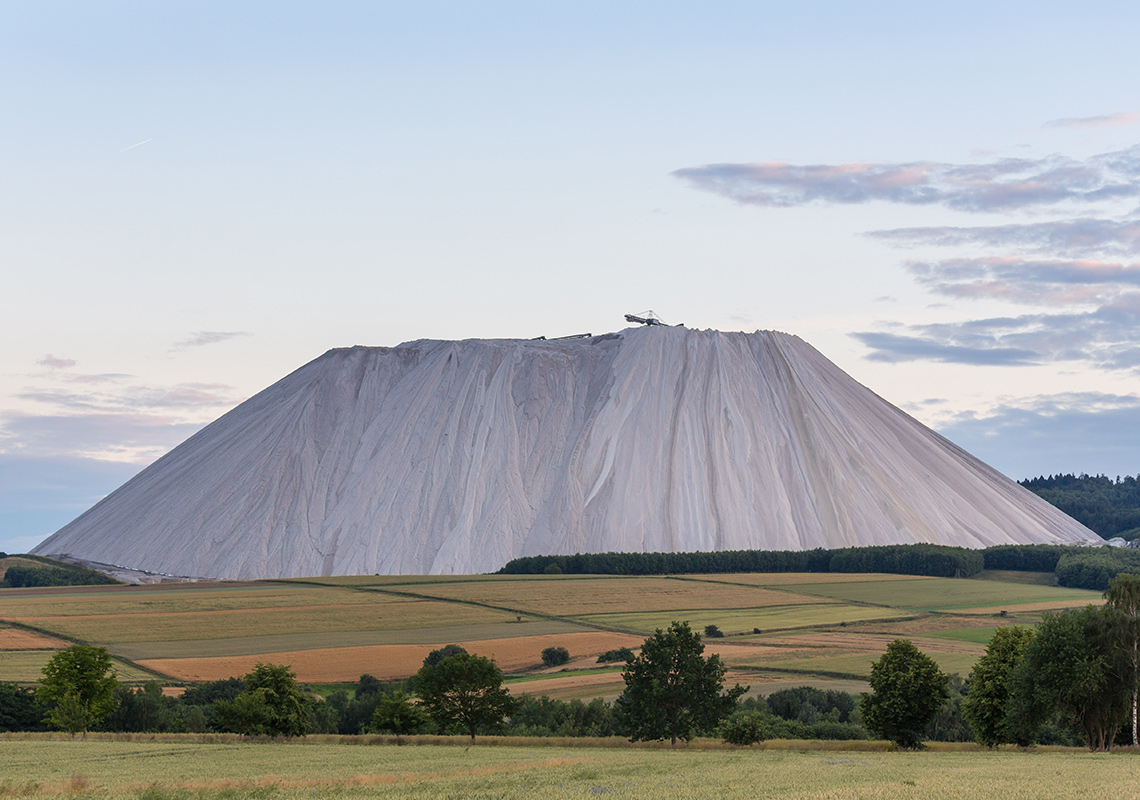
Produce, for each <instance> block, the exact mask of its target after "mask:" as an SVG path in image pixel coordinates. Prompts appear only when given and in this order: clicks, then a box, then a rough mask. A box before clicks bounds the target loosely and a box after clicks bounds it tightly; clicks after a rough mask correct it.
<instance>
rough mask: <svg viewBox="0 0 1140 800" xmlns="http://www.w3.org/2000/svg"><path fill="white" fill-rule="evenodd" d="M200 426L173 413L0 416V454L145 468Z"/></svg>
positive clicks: (6, 413) (13, 414)
mask: <svg viewBox="0 0 1140 800" xmlns="http://www.w3.org/2000/svg"><path fill="white" fill-rule="evenodd" d="M204 425H205V422H187V421H185V419H184V418H182V417H179V416H177V415H173V414H165V415H164V414H156V413H150V412H138V413H109V412H95V413H86V414H84V413H72V414H26V413H21V412H15V411H8V412H5V413H3V414H0V454H9V455H22V454H26V455H35V456H37V457H40V458H59V457H70V458H85V459H92V460H97V461H118V462H125V463H132V464H140V465H142V464H147V463H150V462H151V461H153V460H154V459H156V458H158V457H159V456H161V455H162V454H164V453H166V452H167V451H168V450H170V449H171V448H172V447H174V446H175V445H177V444H178V443H179V442H181V441H183V440H185V439H186V438H187V437H189V436H191V435H192V434H194V433H195V432H196V431H198V430H199V429H201V428H202V427H203V426H204Z"/></svg>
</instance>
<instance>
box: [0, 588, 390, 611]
mask: <svg viewBox="0 0 1140 800" xmlns="http://www.w3.org/2000/svg"><path fill="white" fill-rule="evenodd" d="M159 586H162V588H159ZM169 587H177V588H169ZM92 588H93V587H59V588H55V587H52V588H49V589H36V590H34V592H35V593H26V594H12V592H19V591H21V590H18V589H17V590H12V589H5V590H4V591H3V592H0V618H13V617H67V616H85V617H86V616H97V615H103V614H106V615H115V616H119V615H123V614H181V613H187V612H208V611H239V610H244V609H255V608H281V607H286V606H287V607H299V606H310V605H311V606H328V605H353V604H357V603H360V604H367V603H371V602H376V600H377V598H376V597H375V596H370V595H369V594H367V593H364V592H355V591H352V590H351V589H335V588H326V587H321V586H288V585H283V584H275V583H261V584H247V585H245V586H238V587H234V586H231V585H229V584H198V583H182V584H160V585H156V586H145V587H142V586H108V587H104V588H103V590H102V591H98V592H96V591H91V589H92ZM62 589H87V590H88V591H84V592H70V591H61V590H62ZM28 591H29V592H31V591H32V590H28ZM398 600H399V598H396V597H391V598H389V601H390V602H398Z"/></svg>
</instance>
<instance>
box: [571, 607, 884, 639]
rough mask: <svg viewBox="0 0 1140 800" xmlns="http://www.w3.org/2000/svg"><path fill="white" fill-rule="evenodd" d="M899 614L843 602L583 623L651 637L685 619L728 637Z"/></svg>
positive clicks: (620, 616) (601, 617)
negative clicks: (717, 629) (717, 630)
mask: <svg viewBox="0 0 1140 800" xmlns="http://www.w3.org/2000/svg"><path fill="white" fill-rule="evenodd" d="M898 616H900V614H899V613H898V612H896V611H893V610H884V609H882V608H872V607H869V606H849V605H844V604H842V603H820V604H817V605H806V604H805V605H793V606H772V607H768V608H735V609H706V608H701V609H687V610H674V611H655V612H636V613H624V612H623V613H617V614H593V615H591V616H587V617H581V618H580V619H581V620H582V621H583V622H592V623H595V624H597V625H606V626H610V627H616V628H623V629H626V630H631V631H637V632H638V633H645V634H650V633H653V631H654V630H656V629H657V628H668V627H669V623H670V622H672V621H673V620H675V619H678V618H680V619H685V620H688V621H689V623H690V624H691V625H692V627H693V628H694V629H695V630H698V631H703V630H704V628H705V626H706V625H716V626H717V627H718V628H720V629H721V631H722V632H724V633H726V634H730V633H752V631H753V629H754V628H759V629H760V631H761V632H764V631H773V630H786V629H788V628H806V627H812V626H816V625H838V624H840V623H841V622H857V621H860V620H869V619H883V618H895V617H898Z"/></svg>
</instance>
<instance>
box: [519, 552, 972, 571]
mask: <svg viewBox="0 0 1140 800" xmlns="http://www.w3.org/2000/svg"><path fill="white" fill-rule="evenodd" d="M984 567H985V564H984V558H983V556H982V554H981V553H980V552H979V551H977V550H970V549H967V548H965V547H949V546H945V545H935V544H900V545H879V546H874V547H847V548H842V549H838V550H824V549H822V548H817V549H815V550H721V551H715V552H699V553H577V554H575V555H553V556H526V557H524V558H516V559H513V560H512V561H509V562H508V563H507V564H506V565H505V566H503V568H502V569H500V570H499V572H498V574H500V575H542V574H547V575H562V574H565V575H691V574H701V573H705V574H715V573H733V572H886V573H892V574H905V575H930V576H934V577H944V578H953V577H963V578H968V577H970V576H971V575H977V574H978V573H979V572H981V571H982V569H984Z"/></svg>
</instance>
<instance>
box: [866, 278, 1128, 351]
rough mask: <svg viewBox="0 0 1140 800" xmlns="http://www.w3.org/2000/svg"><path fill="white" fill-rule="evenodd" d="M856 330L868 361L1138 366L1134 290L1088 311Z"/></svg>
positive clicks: (896, 324)
mask: <svg viewBox="0 0 1140 800" xmlns="http://www.w3.org/2000/svg"><path fill="white" fill-rule="evenodd" d="M888 327H889V328H890V330H889V331H887V332H883V331H857V332H855V333H853V334H851V335H852V336H853V337H854V338H855V339H857V340H858V341H860V342H862V343H863V344H864V345H865V346H866V347H867V348H869V350H870V353H869V354H868V356H867V357H868V358H869V359H871V360H873V361H886V362H891V363H900V362H904V361H920V360H928V361H944V362H954V363H959V364H976V365H1002V366H1022V365H1028V364H1041V363H1046V362H1074V363H1083V364H1085V365H1087V366H1092V367H1097V368H1102V369H1114V370H1116V369H1120V370H1138V369H1140V345H1137V342H1140V293H1136V292H1133V293H1128V294H1124V295H1121V296H1119V297H1117V298H1115V299H1113V300H1112V301H1110V302H1107V303H1104V304H1103V305H1100V306H1098V307H1096V308H1094V309H1092V310H1089V311H1073V312H1069V313H1038V314H1022V315H1017V316H1008V317H987V318H982V319H971V320H963V321H958V322H944V323H931V324H925V325H901V324H898V323H895V324H893V325H889V326H888Z"/></svg>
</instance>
